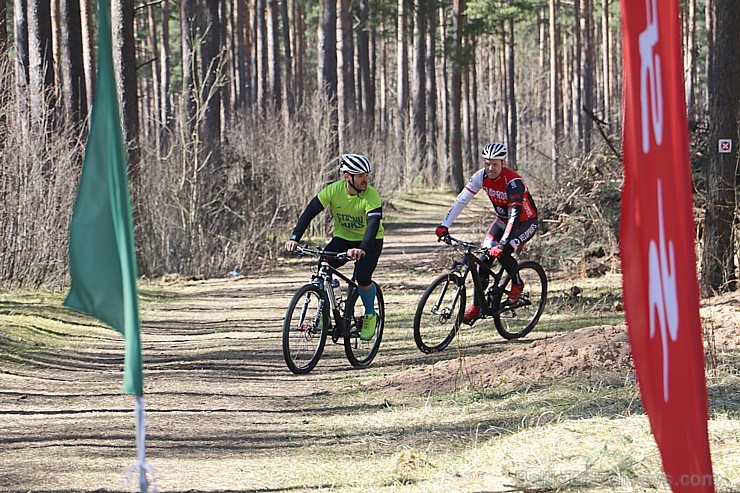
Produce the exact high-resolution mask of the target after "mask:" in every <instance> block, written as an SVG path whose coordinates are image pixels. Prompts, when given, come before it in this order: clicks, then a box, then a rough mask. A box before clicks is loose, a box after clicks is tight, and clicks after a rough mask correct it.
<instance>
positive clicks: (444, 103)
mask: <svg viewBox="0 0 740 493" xmlns="http://www.w3.org/2000/svg"><path fill="white" fill-rule="evenodd" d="M439 39H441V40H442V73H441V74H440V80H441V81H442V86H441V87H440V89H439V94H440V102H439V106H440V108H441V109H442V118H441V120H442V135H443V138H444V144H445V155H446V156H451V154H450V152H451V151H450V119H451V117H450V104H449V94H450V91H449V88H448V85H447V82H448V78H447V61H448V60H449V52H448V50H447V23H446V19H445V6H444V4H443V3H440V5H439ZM444 182H445V183H446V184H449V183H451V181H450V179H449V177H446V178H445V180H444Z"/></svg>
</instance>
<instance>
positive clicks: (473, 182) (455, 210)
mask: <svg viewBox="0 0 740 493" xmlns="http://www.w3.org/2000/svg"><path fill="white" fill-rule="evenodd" d="M484 172H485V170H479V171H477V172H476V173H475V174H474V175H473V176H472V177H471V178H470V181H469V182H468V184H467V185H465V188H463V189H462V190H461V191H460V193H459V194H458V195H457V198H456V199H455V201H454V202H453V203H452V205H451V206H450V210H448V211H447V215H446V216H445V219H444V221H442V223H441V224H442V226H444V227H446V228H449V227H450V226H452V223H454V222H455V219H457V216H459V215H460V213H461V212H462V210H463V209H465V206H466V205H468V203H470V200H471V199H472V198H473V197H474V196H475V194H476V193H478V192H479V191H480V189H481V188H482V187H483V177H484Z"/></svg>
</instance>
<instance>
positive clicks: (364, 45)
mask: <svg viewBox="0 0 740 493" xmlns="http://www.w3.org/2000/svg"><path fill="white" fill-rule="evenodd" d="M358 13H359V17H360V25H359V28H358V32H357V62H358V63H357V65H358V67H357V68H358V70H359V72H360V74H359V78H360V88H361V92H360V94H362V115H363V120H364V122H365V126H366V128H368V129H372V128H373V126H374V125H375V84H374V77H372V74H371V71H370V35H369V33H370V31H369V30H370V26H369V25H368V13H369V12H368V0H360V4H359V11H358Z"/></svg>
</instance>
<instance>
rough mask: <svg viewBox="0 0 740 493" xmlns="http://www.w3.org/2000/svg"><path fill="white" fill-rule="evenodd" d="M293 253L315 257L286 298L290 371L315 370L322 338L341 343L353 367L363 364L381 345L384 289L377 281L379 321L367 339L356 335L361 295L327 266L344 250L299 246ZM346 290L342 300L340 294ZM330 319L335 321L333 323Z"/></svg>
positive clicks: (286, 346) (323, 342) (286, 349)
mask: <svg viewBox="0 0 740 493" xmlns="http://www.w3.org/2000/svg"><path fill="white" fill-rule="evenodd" d="M296 253H298V254H300V255H314V256H317V257H319V262H318V265H317V267H316V272H314V273H313V274H311V280H310V281H309V282H308V284H304V285H303V286H301V287H300V288H298V291H296V293H295V295H293V299H292V300H290V305H288V310H287V312H286V313H285V321H284V322H283V356H284V357H285V363H286V364H287V365H288V368H290V371H292V372H293V373H296V374H305V373H308V372H310V371H311V370H313V368H314V367H315V366H316V363H318V362H319V359H320V358H321V354H322V353H323V352H324V346H325V345H326V339H327V338H328V337H329V335H331V339H332V342H334V343H338V342H339V340H340V339H343V341H344V352H345V353H346V355H347V359H348V360H349V362H350V364H351V365H352V366H354V367H355V368H366V367H367V366H369V365H370V363H372V361H373V359H374V358H375V356H376V355H377V354H378V349H379V348H380V341H381V339H382V338H383V326H384V322H385V305H384V303H383V292H382V291H381V290H380V286H378V284H377V283H375V282H373V283H374V284H375V288H376V290H377V291H376V295H375V313H376V315H377V317H378V318H377V325H376V328H375V335H374V336H373V337H372V338H370V340H367V341H364V340H362V339H360V331H361V330H362V320H363V315H364V313H365V307H364V305H363V304H362V301H361V300H360V302H359V303H357V301H358V299H359V293H358V291H357V284H356V283H355V282H354V280H352V279H350V278H348V277H347V276H345V275H344V274H342V273H341V272H339V271H338V270H337V269H335V268H334V267H332V266H331V265H329V260H328V259H329V258H338V259H346V258H348V257H347V254H346V253H337V252H328V251H324V250H321V249H312V248H308V247H305V246H303V247H301V246H299V247H298V248H297V249H296ZM342 291H343V292H345V293H347V297H346V298H344V299H343V298H342V296H341V294H339V293H340V292H342ZM332 322H333V323H332Z"/></svg>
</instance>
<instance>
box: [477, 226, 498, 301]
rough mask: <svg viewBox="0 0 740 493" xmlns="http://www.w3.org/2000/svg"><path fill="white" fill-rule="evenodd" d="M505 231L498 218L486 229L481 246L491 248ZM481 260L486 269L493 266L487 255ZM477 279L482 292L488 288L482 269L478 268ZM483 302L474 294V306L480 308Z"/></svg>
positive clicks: (485, 275)
mask: <svg viewBox="0 0 740 493" xmlns="http://www.w3.org/2000/svg"><path fill="white" fill-rule="evenodd" d="M505 229H506V223H504V222H503V221H502V220H501V219H499V218H498V217H497V218H496V219H494V220H493V222H492V223H491V225H490V226H489V227H488V232H487V233H486V236H485V237H484V238H483V246H484V247H486V248H491V247H492V246H493V245H494V244H496V243H498V240H499V239H500V238H501V237H502V236H503V234H504V231H505ZM481 260H482V261H483V263H484V264H485V265H486V266H487V267H491V265H493V259H492V258H491V257H489V256H488V255H484V256H483V257H482V258H481ZM478 277H479V278H480V283H481V286H483V291H485V290H486V288H487V287H488V278H489V276H488V271H487V270H485V269H483V268H482V267H478ZM481 294H482V293H481ZM483 302H484V300H482V299H479V297H478V293H476V295H475V299H474V301H473V303H474V304H475V306H481V305H482V304H483Z"/></svg>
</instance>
